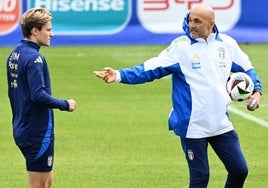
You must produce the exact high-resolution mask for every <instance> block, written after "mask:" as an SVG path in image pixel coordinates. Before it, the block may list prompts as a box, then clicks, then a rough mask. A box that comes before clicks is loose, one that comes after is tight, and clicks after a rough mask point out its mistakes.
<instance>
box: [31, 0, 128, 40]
mask: <svg viewBox="0 0 268 188" xmlns="http://www.w3.org/2000/svg"><path fill="white" fill-rule="evenodd" d="M28 5H29V8H32V7H43V8H46V9H48V10H49V11H50V12H51V13H52V14H53V21H52V22H53V25H52V26H53V32H54V33H55V34H60V35H77V34H80V35H81V34H82V35H90V34H97V35H98V34H113V33H118V32H120V31H121V30H123V29H124V28H125V27H126V26H127V24H128V22H129V20H130V17H131V9H132V7H131V1H130V0H28Z"/></svg>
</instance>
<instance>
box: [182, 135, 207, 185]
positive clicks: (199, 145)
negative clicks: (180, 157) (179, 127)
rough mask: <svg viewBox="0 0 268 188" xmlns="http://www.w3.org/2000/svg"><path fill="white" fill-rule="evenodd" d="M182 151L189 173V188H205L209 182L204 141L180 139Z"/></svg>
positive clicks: (205, 142)
mask: <svg viewBox="0 0 268 188" xmlns="http://www.w3.org/2000/svg"><path fill="white" fill-rule="evenodd" d="M181 144H182V148H183V151H184V153H185V156H186V160H187V162H188V168H189V171H190V185H189V187H190V188H206V187H207V185H208V181H209V164H208V156H207V147H208V142H207V140H206V139H189V138H181Z"/></svg>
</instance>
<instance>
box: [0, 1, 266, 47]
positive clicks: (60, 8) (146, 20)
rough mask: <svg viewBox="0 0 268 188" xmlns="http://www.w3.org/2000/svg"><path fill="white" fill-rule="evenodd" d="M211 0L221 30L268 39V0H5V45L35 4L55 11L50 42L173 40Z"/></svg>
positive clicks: (1, 30)
mask: <svg viewBox="0 0 268 188" xmlns="http://www.w3.org/2000/svg"><path fill="white" fill-rule="evenodd" d="M202 3H203V4H209V5H211V6H212V7H213V9H214V10H215V14H216V24H217V26H218V28H219V30H220V31H221V32H223V33H227V34H229V35H231V36H232V37H234V38H235V39H236V40H237V41H238V42H240V43H267V42H268V17H267V16H266V13H265V12H266V10H265V8H266V7H267V6H268V1H262V2H258V1H251V0H243V1H240V0H221V1H214V0H27V1H25V0H0V46H14V45H16V43H17V42H18V41H19V40H21V39H22V34H21V30H20V25H19V19H20V16H21V14H22V13H23V12H25V11H26V10H27V9H29V8H32V7H44V8H47V9H48V10H50V12H51V13H52V14H53V21H52V26H53V32H54V34H55V36H54V38H53V39H52V42H51V45H54V46H55V45H153V44H164V45H166V44H169V43H170V42H171V41H172V40H173V39H174V38H176V37H178V36H180V35H182V34H183V30H182V28H181V25H182V22H183V18H184V16H185V14H186V13H187V12H189V10H190V9H191V8H192V7H194V6H196V5H199V4H202Z"/></svg>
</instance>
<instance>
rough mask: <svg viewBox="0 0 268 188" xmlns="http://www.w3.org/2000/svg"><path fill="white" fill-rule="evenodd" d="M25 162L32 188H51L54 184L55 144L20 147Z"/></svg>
mask: <svg viewBox="0 0 268 188" xmlns="http://www.w3.org/2000/svg"><path fill="white" fill-rule="evenodd" d="M20 149H21V151H22V153H23V155H24V157H25V160H26V168H27V172H28V177H29V187H30V188H49V187H51V184H52V178H53V173H52V168H53V163H54V142H48V143H42V144H39V145H32V146H27V147H20Z"/></svg>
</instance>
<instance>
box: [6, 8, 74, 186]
mask: <svg viewBox="0 0 268 188" xmlns="http://www.w3.org/2000/svg"><path fill="white" fill-rule="evenodd" d="M51 20H52V15H51V13H50V12H49V11H47V10H46V9H43V8H33V9H30V10H28V11H27V12H25V13H24V14H23V15H22V18H21V29H22V33H23V36H24V39H23V40H21V41H20V43H19V44H18V45H17V46H16V48H15V49H14V50H13V51H12V52H11V54H10V55H9V57H8V59H7V81H8V96H9V99H10V105H11V109H12V115H13V118H12V124H13V136H14V140H15V143H16V144H17V146H18V147H19V149H20V150H21V152H22V154H23V156H24V157H25V160H26V168H27V171H28V176H29V187H30V188H48V187H51V184H52V168H53V160H54V116H53V110H52V109H53V108H55V109H60V110H65V111H69V112H72V111H74V110H75V109H76V106H77V104H76V102H75V100H73V99H69V100H62V99H58V98H55V97H53V96H51V85H50V76H49V70H48V65H47V62H46V59H45V57H44V56H43V55H42V54H41V53H40V52H39V49H40V47H41V46H49V45H50V39H51V37H53V35H54V34H53V32H52V25H51Z"/></svg>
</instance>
